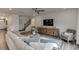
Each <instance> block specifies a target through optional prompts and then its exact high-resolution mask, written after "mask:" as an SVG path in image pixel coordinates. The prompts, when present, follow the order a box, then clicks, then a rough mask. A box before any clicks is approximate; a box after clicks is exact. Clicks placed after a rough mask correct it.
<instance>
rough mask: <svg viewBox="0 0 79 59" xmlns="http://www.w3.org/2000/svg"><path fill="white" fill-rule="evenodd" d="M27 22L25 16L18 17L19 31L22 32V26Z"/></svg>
mask: <svg viewBox="0 0 79 59" xmlns="http://www.w3.org/2000/svg"><path fill="white" fill-rule="evenodd" d="M28 20H29V18H27V17H26V16H19V29H20V30H22V29H23V28H24V24H25V23H26V22H27V21H28Z"/></svg>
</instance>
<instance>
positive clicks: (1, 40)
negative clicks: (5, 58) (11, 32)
mask: <svg viewBox="0 0 79 59" xmlns="http://www.w3.org/2000/svg"><path fill="white" fill-rule="evenodd" d="M5 34H6V31H4V30H0V50H8V47H7V44H6V41H5Z"/></svg>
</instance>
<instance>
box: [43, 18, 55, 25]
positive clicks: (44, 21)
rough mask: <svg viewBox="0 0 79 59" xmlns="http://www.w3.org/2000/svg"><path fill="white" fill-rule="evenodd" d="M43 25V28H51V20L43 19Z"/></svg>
mask: <svg viewBox="0 0 79 59" xmlns="http://www.w3.org/2000/svg"><path fill="white" fill-rule="evenodd" d="M43 25H44V26H53V25H54V24H53V19H44V20H43Z"/></svg>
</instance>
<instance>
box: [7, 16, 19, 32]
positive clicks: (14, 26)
mask: <svg viewBox="0 0 79 59" xmlns="http://www.w3.org/2000/svg"><path fill="white" fill-rule="evenodd" d="M7 27H8V30H15V31H18V30H19V16H18V15H15V14H12V15H10V16H9V17H8V26H7Z"/></svg>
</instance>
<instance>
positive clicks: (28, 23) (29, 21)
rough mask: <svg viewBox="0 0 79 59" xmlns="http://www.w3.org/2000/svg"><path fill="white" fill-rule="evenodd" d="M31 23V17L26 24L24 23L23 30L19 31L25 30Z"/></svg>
mask: <svg viewBox="0 0 79 59" xmlns="http://www.w3.org/2000/svg"><path fill="white" fill-rule="evenodd" d="M30 24H31V20H30V19H29V20H28V21H27V22H26V23H25V24H24V28H23V29H22V30H19V31H25V29H26V28H27V27H28V26H29V25H30Z"/></svg>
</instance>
